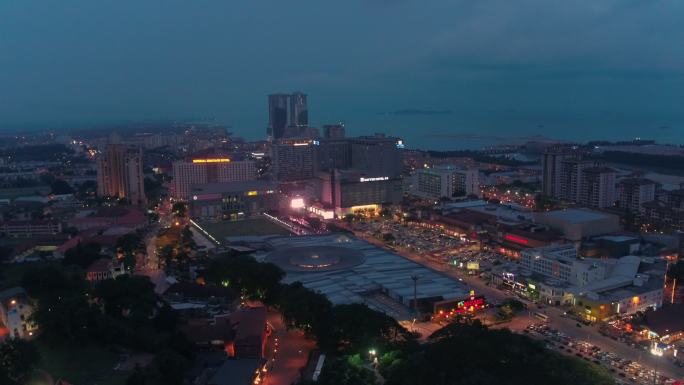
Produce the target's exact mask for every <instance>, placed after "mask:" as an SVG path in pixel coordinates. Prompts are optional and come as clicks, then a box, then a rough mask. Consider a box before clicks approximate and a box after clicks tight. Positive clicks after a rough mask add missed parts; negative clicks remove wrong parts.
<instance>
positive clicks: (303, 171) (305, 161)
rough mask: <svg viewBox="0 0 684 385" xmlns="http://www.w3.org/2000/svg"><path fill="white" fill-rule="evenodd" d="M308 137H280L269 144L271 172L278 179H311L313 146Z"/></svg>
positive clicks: (283, 180) (313, 163)
mask: <svg viewBox="0 0 684 385" xmlns="http://www.w3.org/2000/svg"><path fill="white" fill-rule="evenodd" d="M314 142H316V141H314V140H310V139H295V138H292V139H281V140H279V141H278V142H277V143H274V144H272V145H271V159H272V161H273V174H274V176H275V178H276V180H278V181H282V182H289V181H297V180H305V179H311V178H313V177H314V171H315V162H314V159H315V155H314V151H315V149H314V147H315V146H316V144H315V143H314Z"/></svg>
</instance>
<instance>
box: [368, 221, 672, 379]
mask: <svg viewBox="0 0 684 385" xmlns="http://www.w3.org/2000/svg"><path fill="white" fill-rule="evenodd" d="M356 235H357V236H359V237H360V238H363V239H364V240H366V241H368V242H370V243H373V244H374V245H376V246H379V247H385V248H386V245H385V244H384V243H383V242H381V241H379V240H377V239H375V238H374V237H372V236H367V235H366V234H363V233H360V232H359V233H356ZM394 252H395V253H397V254H399V255H401V256H402V257H404V258H407V259H410V260H412V261H414V262H416V263H419V264H421V265H423V266H425V267H428V268H430V269H432V270H435V271H438V272H441V273H443V274H445V275H448V276H450V277H452V278H455V279H457V280H459V281H461V282H462V283H463V284H465V285H466V286H467V287H468V288H469V289H471V290H474V291H475V293H477V294H480V295H484V296H485V297H486V298H487V300H488V301H489V302H501V301H502V300H504V299H505V298H510V297H511V294H509V293H507V292H505V291H502V290H499V289H497V288H495V287H492V286H488V285H487V284H486V283H485V282H484V281H482V280H481V279H479V278H478V277H477V276H472V275H467V274H463V273H461V272H459V271H457V270H455V269H453V268H450V267H448V266H447V265H446V264H444V263H438V262H435V261H433V260H430V259H428V258H425V257H423V256H421V255H417V254H415V253H411V252H409V251H407V250H402V249H398V250H396V251H394ZM527 304H528V307H529V309H530V315H531V313H533V312H536V311H542V312H544V313H545V314H546V315H548V316H549V320H550V322H549V326H550V327H551V328H553V329H556V330H558V331H561V332H563V333H565V334H566V335H568V336H570V337H572V338H576V339H580V340H584V341H587V342H589V343H591V344H593V345H596V346H598V347H599V348H601V350H604V351H607V352H613V353H615V354H617V355H618V356H620V357H621V358H625V359H628V360H632V361H636V362H639V363H640V364H642V366H644V367H645V368H646V369H655V368H656V367H657V368H658V373H662V374H663V375H665V376H668V377H671V378H677V379H681V378H684V368H680V367H678V366H676V365H674V364H673V363H672V362H670V361H668V360H666V359H663V358H658V357H655V356H653V355H651V354H650V352H647V351H644V350H638V349H635V348H632V347H631V346H629V345H626V344H624V343H621V342H619V341H615V340H613V339H610V338H608V337H605V336H603V335H601V334H600V333H599V332H598V329H597V327H596V326H584V325H583V326H582V327H577V321H575V320H573V319H570V318H567V317H564V316H563V313H564V310H563V309H561V308H555V307H544V308H543V309H541V310H540V309H538V308H537V306H536V305H535V304H532V303H530V302H527ZM528 321H529V322H528ZM532 322H536V321H532V317H530V316H523V317H516V319H515V320H514V321H513V322H512V323H509V324H504V325H502V327H508V328H510V329H511V330H514V331H522V329H524V328H525V327H526V326H527V325H528V324H530V323H532ZM421 328H422V329H424V331H429V330H432V328H430V327H428V326H427V325H421ZM417 331H419V332H420V331H421V330H420V329H419V330H417Z"/></svg>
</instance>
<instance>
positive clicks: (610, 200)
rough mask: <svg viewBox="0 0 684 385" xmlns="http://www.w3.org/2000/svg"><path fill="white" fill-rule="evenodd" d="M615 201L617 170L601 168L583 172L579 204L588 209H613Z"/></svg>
mask: <svg viewBox="0 0 684 385" xmlns="http://www.w3.org/2000/svg"><path fill="white" fill-rule="evenodd" d="M615 199H616V197H615V170H613V169H611V168H609V167H605V166H599V167H589V168H587V169H584V170H583V171H582V188H581V192H580V199H579V201H578V202H579V203H581V204H582V205H584V206H587V207H593V208H598V209H604V208H607V207H613V205H615Z"/></svg>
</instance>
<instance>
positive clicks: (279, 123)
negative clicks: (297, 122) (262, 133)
mask: <svg viewBox="0 0 684 385" xmlns="http://www.w3.org/2000/svg"><path fill="white" fill-rule="evenodd" d="M289 102H290V95H288V94H272V95H268V137H269V138H270V139H272V140H276V139H280V138H282V137H283V135H284V134H285V128H286V127H287V124H288V119H287V114H288V104H289Z"/></svg>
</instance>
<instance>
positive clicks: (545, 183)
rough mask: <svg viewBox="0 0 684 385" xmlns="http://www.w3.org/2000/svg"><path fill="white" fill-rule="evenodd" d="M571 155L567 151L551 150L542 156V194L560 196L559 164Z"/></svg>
mask: <svg viewBox="0 0 684 385" xmlns="http://www.w3.org/2000/svg"><path fill="white" fill-rule="evenodd" d="M570 157H571V154H569V153H568V152H567V151H563V150H553V151H549V152H546V153H544V155H543V156H542V194H543V195H545V196H549V197H554V198H560V195H561V166H562V162H563V161H564V160H567V159H569V158H570Z"/></svg>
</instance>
